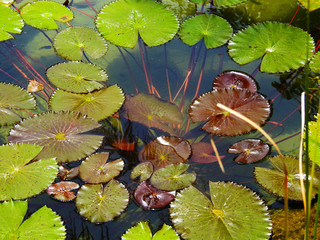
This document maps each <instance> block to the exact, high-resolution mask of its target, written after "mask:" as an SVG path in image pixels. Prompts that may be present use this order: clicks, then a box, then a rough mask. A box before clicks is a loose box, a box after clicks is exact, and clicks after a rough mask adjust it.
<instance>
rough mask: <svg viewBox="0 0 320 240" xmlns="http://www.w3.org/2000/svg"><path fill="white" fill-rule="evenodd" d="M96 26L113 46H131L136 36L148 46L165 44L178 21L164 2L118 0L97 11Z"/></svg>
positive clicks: (172, 35) (177, 25) (133, 44)
mask: <svg viewBox="0 0 320 240" xmlns="http://www.w3.org/2000/svg"><path fill="white" fill-rule="evenodd" d="M96 19H97V20H96V27H97V29H98V31H99V32H100V33H101V34H102V36H103V37H104V38H105V39H107V40H108V41H110V42H111V43H113V44H115V45H119V46H122V47H131V48H133V47H134V46H135V44H136V42H137V40H138V35H140V37H141V38H142V40H143V41H144V42H145V43H146V44H147V45H148V46H150V47H152V46H157V45H161V44H164V43H166V42H168V41H169V40H171V39H172V38H173V37H174V36H175V34H176V33H177V30H178V27H179V23H178V20H177V18H176V17H175V16H174V15H173V13H172V12H171V11H170V10H168V9H166V8H165V6H164V5H162V4H160V3H157V2H154V1H150V0H148V1H140V0H118V1H115V2H111V3H109V4H107V5H106V6H105V7H103V8H102V10H101V11H100V12H99V13H98V15H97V18H96Z"/></svg>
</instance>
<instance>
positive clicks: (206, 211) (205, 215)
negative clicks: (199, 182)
mask: <svg viewBox="0 0 320 240" xmlns="http://www.w3.org/2000/svg"><path fill="white" fill-rule="evenodd" d="M209 186H210V196H211V201H210V200H209V199H208V198H207V197H206V196H205V195H204V194H202V193H201V192H200V191H199V190H198V189H196V188H195V187H193V186H190V187H188V188H186V189H184V190H182V191H181V192H180V193H178V195H177V196H176V198H175V200H174V201H173V202H172V203H171V207H170V216H171V218H172V222H173V225H174V227H175V229H176V231H177V232H178V233H179V234H180V235H181V237H182V238H183V239H186V240H189V239H192V240H198V239H199V240H200V239H206V240H215V239H234V240H247V239H255V240H258V239H265V240H267V239H269V237H270V235H271V221H270V218H269V216H268V213H267V207H266V206H265V205H264V203H263V201H261V200H260V199H259V197H258V196H257V195H256V194H255V193H254V192H252V191H251V190H249V189H248V188H245V187H243V186H240V185H237V184H234V183H224V182H209ZM190 216H192V217H190ZM195 223H196V224H195Z"/></svg>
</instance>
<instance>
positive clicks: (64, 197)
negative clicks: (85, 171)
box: [47, 181, 80, 202]
mask: <svg viewBox="0 0 320 240" xmlns="http://www.w3.org/2000/svg"><path fill="white" fill-rule="evenodd" d="M79 187H80V186H79V184H77V183H75V182H70V181H62V182H57V183H53V184H51V185H50V186H49V187H48V188H47V193H48V194H49V195H51V196H52V197H53V198H55V199H57V200H59V201H62V202H68V201H72V200H73V199H75V198H76V195H75V193H74V192H72V190H76V189H78V188H79Z"/></svg>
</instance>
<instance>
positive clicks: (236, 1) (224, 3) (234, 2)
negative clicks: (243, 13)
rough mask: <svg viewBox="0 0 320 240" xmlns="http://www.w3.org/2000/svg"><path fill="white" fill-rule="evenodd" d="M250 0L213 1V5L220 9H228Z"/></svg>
mask: <svg viewBox="0 0 320 240" xmlns="http://www.w3.org/2000/svg"><path fill="white" fill-rule="evenodd" d="M246 1H248V0H213V5H215V6H218V7H226V6H233V5H237V4H239V3H242V2H246Z"/></svg>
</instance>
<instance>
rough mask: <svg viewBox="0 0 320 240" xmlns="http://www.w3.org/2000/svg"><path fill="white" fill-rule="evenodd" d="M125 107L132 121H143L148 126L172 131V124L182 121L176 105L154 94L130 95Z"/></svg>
mask: <svg viewBox="0 0 320 240" xmlns="http://www.w3.org/2000/svg"><path fill="white" fill-rule="evenodd" d="M124 107H125V110H126V112H127V115H126V117H127V118H128V119H129V120H130V121H133V122H138V123H141V124H143V125H145V126H147V127H148V128H158V129H160V130H162V131H165V132H168V133H172V132H173V130H172V128H171V127H170V124H181V123H182V114H181V112H180V111H179V109H178V107H177V106H176V105H174V104H172V103H169V102H164V101H162V100H160V99H158V98H156V97H155V96H152V95H147V94H143V93H140V94H138V95H135V96H134V97H128V98H127V99H126V102H125V104H124Z"/></svg>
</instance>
